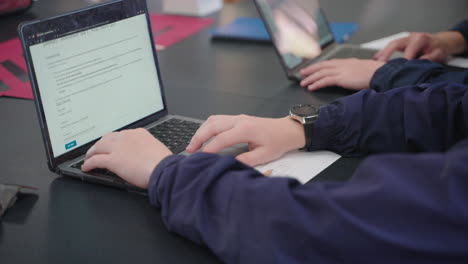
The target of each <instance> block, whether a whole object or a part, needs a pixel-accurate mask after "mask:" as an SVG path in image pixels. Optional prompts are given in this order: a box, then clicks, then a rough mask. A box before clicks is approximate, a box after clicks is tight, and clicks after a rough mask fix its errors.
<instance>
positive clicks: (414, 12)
mask: <svg viewBox="0 0 468 264" xmlns="http://www.w3.org/2000/svg"><path fill="white" fill-rule="evenodd" d="M90 2H92V1H91V0H88V1H85V0H67V1H59V0H40V1H39V2H38V3H37V5H36V6H35V7H34V8H33V9H31V10H30V11H28V12H27V13H24V14H22V15H20V16H8V17H3V18H0V41H3V40H6V39H9V38H13V37H15V32H16V26H17V25H18V23H19V22H21V21H22V20H27V19H31V18H36V17H39V18H41V17H47V16H51V15H55V14H58V13H60V12H65V11H69V10H72V9H75V8H79V7H83V6H85V5H87V4H89V3H90ZM322 2H323V7H324V9H325V11H326V13H327V14H328V17H329V19H330V20H331V21H337V22H341V21H343V22H346V21H352V22H357V23H358V24H359V26H360V30H359V32H357V33H356V34H355V35H354V37H353V38H352V39H351V42H354V43H361V42H366V41H370V40H372V39H375V38H380V37H383V36H385V35H389V34H393V33H397V32H400V31H404V30H406V31H439V30H444V29H447V28H450V27H451V26H453V25H454V24H455V23H456V22H458V21H460V20H461V19H463V17H464V15H466V13H465V11H466V10H468V2H467V1H465V0H446V1H438V0H430V1H428V0H414V1H406V0H394V1H387V0H356V1H351V2H350V1H339V0H329V1H322ZM408 2H410V3H408ZM403 5H407V6H406V7H405V8H401V7H402V6H403ZM422 6H423V7H424V12H422V10H420V7H422ZM150 9H151V10H152V11H158V10H160V3H159V1H150ZM239 15H242V16H257V13H256V11H255V9H254V7H253V5H252V4H251V3H250V1H246V2H241V3H239V4H233V5H226V6H225V7H224V8H223V10H222V12H220V13H219V14H216V15H214V16H213V17H214V18H216V19H217V21H218V23H221V24H223V23H227V22H229V21H231V20H233V19H234V18H235V17H236V16H239ZM396 18H397V19H396ZM159 57H160V65H161V67H162V76H163V81H164V83H165V89H166V95H167V100H168V106H169V109H170V110H171V112H173V113H176V114H181V115H187V116H191V117H195V118H202V119H204V118H207V117H208V116H209V115H211V114H240V113H244V114H251V115H259V116H269V117H279V116H283V115H285V114H286V113H287V110H288V109H289V106H290V105H291V104H293V103H301V102H312V103H318V102H321V101H323V100H325V101H327V100H330V99H332V98H335V97H337V96H342V95H346V94H347V93H346V92H344V91H340V90H336V89H329V90H325V91H322V92H318V93H314V94H312V93H308V92H306V91H304V90H303V89H301V88H299V87H298V86H297V85H296V84H294V83H291V82H289V81H288V80H287V79H286V78H285V77H284V74H283V72H282V69H281V67H280V64H279V62H278V59H277V57H276V55H275V53H274V50H273V48H272V47H271V46H268V45H258V44H250V45H249V44H245V43H230V42H211V41H210V39H209V30H204V31H203V32H201V33H199V34H197V35H195V36H193V37H191V38H190V39H188V40H185V41H183V42H181V43H178V44H176V45H175V46H173V47H171V48H169V49H167V50H164V51H162V52H161V53H160V55H159ZM240 76H241V77H240ZM0 120H1V121H2V122H3V125H2V128H1V130H0V168H1V171H0V182H11V183H18V184H25V185H32V186H36V187H38V188H39V191H38V194H39V196H38V197H37V198H34V197H27V198H25V199H22V200H20V201H19V202H18V203H17V205H16V206H15V207H14V208H12V209H11V210H10V211H9V212H8V214H7V215H6V216H5V217H4V218H3V220H2V222H0V256H1V257H0V259H1V262H2V263H90V262H96V263H97V262H104V263H109V262H112V263H129V262H132V261H138V263H153V262H155V261H156V262H163V263H217V262H218V260H217V259H216V258H215V257H214V256H213V255H212V254H211V253H210V252H209V250H207V249H206V248H204V247H201V246H198V245H195V244H193V243H192V242H190V241H188V240H186V239H184V238H181V237H179V236H177V235H174V234H171V233H169V232H168V231H167V230H166V229H165V227H164V226H163V224H162V222H161V220H160V215H159V211H158V210H155V209H153V208H151V207H150V205H149V203H148V202H147V200H146V197H143V196H139V195H136V194H132V193H126V192H123V191H120V190H116V189H113V188H107V187H103V186H98V185H93V184H88V183H84V182H80V181H75V180H70V179H65V178H60V177H57V176H56V175H55V174H53V173H51V172H50V171H49V170H48V169H47V166H46V162H45V160H46V158H45V153H44V148H43V144H42V139H41V135H40V130H39V126H38V121H37V118H36V113H35V109H34V105H33V102H32V101H28V100H20V99H11V98H0ZM358 162H359V160H356V159H340V160H339V161H338V162H337V163H335V164H334V165H332V166H331V167H330V168H328V169H327V170H325V171H324V172H322V173H321V174H320V175H319V177H318V178H319V180H320V179H327V180H342V179H346V178H347V177H349V176H350V175H351V173H352V171H353V170H354V168H355V167H356V166H357V164H358Z"/></svg>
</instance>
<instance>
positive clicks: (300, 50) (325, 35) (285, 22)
mask: <svg viewBox="0 0 468 264" xmlns="http://www.w3.org/2000/svg"><path fill="white" fill-rule="evenodd" d="M257 4H258V7H259V8H260V9H261V12H262V15H263V18H264V21H265V23H266V24H267V26H268V28H269V29H270V33H271V34H272V39H273V41H274V42H275V46H276V48H277V50H278V52H279V53H280V55H281V57H282V59H283V61H284V64H285V65H286V66H287V68H288V69H292V68H294V67H296V66H297V65H299V64H300V63H302V62H303V61H304V60H310V59H314V58H316V57H317V56H319V55H320V54H321V52H322V49H323V47H324V46H326V45H327V44H329V43H331V42H333V34H332V32H331V31H330V28H329V26H328V24H327V21H326V19H325V17H324V15H323V13H322V11H321V9H320V3H319V1H318V0H257Z"/></svg>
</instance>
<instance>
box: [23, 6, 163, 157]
mask: <svg viewBox="0 0 468 264" xmlns="http://www.w3.org/2000/svg"><path fill="white" fill-rule="evenodd" d="M135 2H141V1H135ZM119 8H123V7H121V6H119ZM118 13H119V14H120V12H118ZM109 14H113V15H110V16H109V17H108V18H106V19H101V20H102V21H101V22H99V23H98V24H94V22H92V23H91V17H92V14H91V15H89V16H90V17H89V18H86V17H83V16H81V17H80V16H79V14H78V15H77V17H78V19H82V20H83V19H84V20H86V19H88V20H90V21H89V22H88V25H86V27H84V28H79V29H77V30H76V29H74V26H71V27H70V28H71V29H73V30H72V31H70V32H63V28H64V27H62V26H60V27H57V31H55V30H54V29H53V28H52V29H49V30H48V31H47V32H38V33H37V34H36V35H33V36H32V37H31V38H32V39H33V40H30V41H32V42H33V45H31V46H30V54H31V58H32V64H33V66H34V70H35V75H36V79H37V85H38V89H39V92H40V95H41V99H42V105H43V109H44V115H45V119H46V122H47V127H48V131H49V137H50V141H51V146H52V151H53V155H54V157H57V156H60V155H62V154H64V153H66V152H68V151H71V150H73V149H75V148H78V147H80V146H82V145H84V144H86V143H89V142H91V141H93V140H95V139H97V138H99V137H101V136H102V135H104V134H106V133H108V132H112V131H115V130H117V129H119V128H122V127H124V126H126V125H129V124H131V123H133V122H136V121H138V120H140V119H142V118H144V117H146V116H149V115H151V114H153V113H155V112H158V111H161V110H163V109H164V103H163V98H162V94H161V88H160V82H159V76H158V71H157V69H156V64H155V60H154V56H153V50H152V44H151V41H152V39H151V38H150V34H149V29H148V24H147V23H148V22H147V18H146V14H145V13H144V10H143V9H142V10H138V9H135V8H131V9H125V15H124V16H121V15H115V12H110V13H109ZM94 15H95V14H94ZM101 15H103V14H101ZM70 23H72V24H73V23H76V21H70ZM80 23H83V21H80ZM59 28H60V30H59ZM34 39H36V41H35V42H36V43H34Z"/></svg>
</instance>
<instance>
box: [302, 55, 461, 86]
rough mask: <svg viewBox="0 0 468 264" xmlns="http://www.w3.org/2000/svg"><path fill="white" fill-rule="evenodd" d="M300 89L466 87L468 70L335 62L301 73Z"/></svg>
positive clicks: (419, 63)
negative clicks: (444, 83) (449, 84)
mask: <svg viewBox="0 0 468 264" xmlns="http://www.w3.org/2000/svg"><path fill="white" fill-rule="evenodd" d="M301 73H302V74H303V76H304V80H303V81H302V82H301V86H303V87H305V88H307V89H308V90H311V91H314V90H318V89H322V88H326V87H329V86H341V87H343V88H346V89H350V90H365V89H369V88H370V89H373V90H376V91H378V92H384V91H388V90H391V89H394V88H400V87H403V86H411V85H416V84H420V83H437V82H442V81H451V82H457V83H461V84H468V70H465V71H454V70H452V69H450V68H447V67H446V66H444V65H441V64H438V63H434V62H430V61H428V60H406V59H403V58H400V59H394V60H391V61H389V62H387V63H385V64H384V63H383V62H380V61H372V60H359V59H341V60H340V59H337V60H330V61H325V62H321V63H317V64H315V65H312V66H309V67H307V68H306V69H304V70H302V71H301Z"/></svg>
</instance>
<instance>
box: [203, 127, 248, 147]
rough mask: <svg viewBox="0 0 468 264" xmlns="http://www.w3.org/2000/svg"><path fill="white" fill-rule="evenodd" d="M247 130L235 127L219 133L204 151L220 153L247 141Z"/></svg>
mask: <svg viewBox="0 0 468 264" xmlns="http://www.w3.org/2000/svg"><path fill="white" fill-rule="evenodd" d="M245 135H246V132H245V131H244V130H242V129H240V128H238V127H237V128H236V127H235V128H233V129H231V130H227V131H225V132H223V133H221V134H219V135H217V136H216V137H215V138H213V140H211V141H210V142H209V143H208V144H206V146H205V147H204V148H203V152H208V153H218V152H220V151H221V150H223V149H225V148H228V147H231V146H234V145H237V144H240V143H247V141H248V140H247V138H246V136H245Z"/></svg>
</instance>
